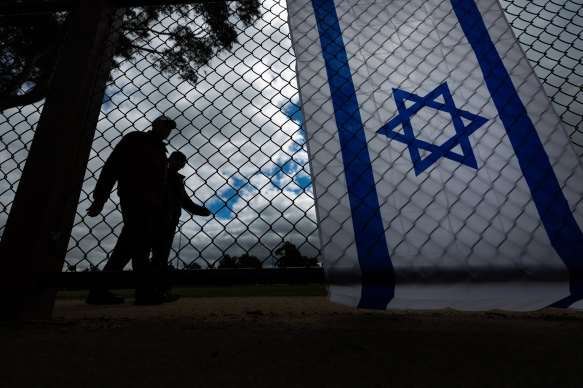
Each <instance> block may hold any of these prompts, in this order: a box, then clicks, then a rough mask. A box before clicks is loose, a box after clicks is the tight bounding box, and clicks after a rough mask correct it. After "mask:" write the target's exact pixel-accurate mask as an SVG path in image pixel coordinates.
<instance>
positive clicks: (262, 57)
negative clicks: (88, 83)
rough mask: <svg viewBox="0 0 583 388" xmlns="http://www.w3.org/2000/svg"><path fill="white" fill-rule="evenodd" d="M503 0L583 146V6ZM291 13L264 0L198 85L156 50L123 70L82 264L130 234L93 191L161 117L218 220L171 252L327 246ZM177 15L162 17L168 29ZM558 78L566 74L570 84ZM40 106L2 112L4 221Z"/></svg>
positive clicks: (309, 251) (204, 258)
mask: <svg viewBox="0 0 583 388" xmlns="http://www.w3.org/2000/svg"><path fill="white" fill-rule="evenodd" d="M501 3H502V4H503V6H504V7H505V8H507V11H508V13H507V16H508V18H509V20H510V21H511V22H512V23H513V26H514V27H515V28H516V29H518V30H520V31H521V32H518V31H517V35H519V37H520V40H521V42H522V43H523V44H524V48H525V51H526V53H527V56H528V57H529V59H531V61H533V63H536V66H535V69H536V71H537V74H538V75H539V77H541V79H542V80H543V81H544V84H545V88H546V89H547V92H548V93H549V95H551V96H552V97H553V99H554V101H555V102H556V104H555V106H556V108H557V110H558V111H559V114H561V115H562V118H563V120H564V121H565V122H566V123H567V124H568V125H570V127H568V128H567V129H568V130H569V131H570V132H575V134H574V136H573V138H574V140H575V141H576V142H578V143H580V144H583V136H582V135H581V132H576V131H575V128H576V127H577V126H580V120H581V117H582V116H583V107H581V106H580V103H579V102H577V101H578V100H579V101H583V98H582V97H583V96H582V95H581V94H582V93H583V92H582V91H581V88H580V85H581V84H582V83H583V82H582V81H583V68H582V66H583V65H582V64H581V58H582V56H583V44H582V43H581V38H580V35H581V30H582V28H583V27H582V26H583V17H582V15H580V14H578V12H579V10H580V4H579V5H578V6H577V2H575V1H567V0H560V1H559V0H555V1H554V2H553V3H548V2H547V1H542V0H536V1H526V0H514V1H513V2H509V1H504V0H503V1H501ZM511 3H512V4H511ZM559 11H561V12H560V13H559ZM537 14H538V16H537V17H534V16H533V15H537ZM286 20H287V13H286V11H285V1H279V0H266V1H264V2H263V8H262V18H261V20H259V21H258V22H257V23H256V24H255V25H254V26H253V27H250V28H248V29H246V30H245V31H243V32H242V34H241V36H240V40H239V44H238V45H236V46H235V47H234V48H233V50H232V51H231V52H230V53H224V54H221V55H220V56H219V57H218V58H216V59H215V60H214V61H213V62H212V63H210V64H209V65H208V66H206V67H204V68H202V69H201V77H200V80H199V82H198V84H197V85H195V86H193V85H191V84H189V83H187V82H182V81H181V80H180V79H178V78H177V77H172V78H169V79H168V78H167V77H164V76H162V75H161V74H160V73H159V72H158V71H157V70H156V69H155V68H154V67H153V66H152V64H151V63H150V62H149V60H148V58H137V59H136V61H134V62H132V63H129V62H127V63H124V64H123V65H122V66H121V68H120V70H119V71H116V72H115V73H114V82H113V83H112V84H110V85H109V87H108V89H107V92H106V98H105V100H104V104H103V107H102V112H101V115H100V120H99V123H98V126H97V133H96V138H95V141H94V146H93V152H92V154H91V159H90V162H89V168H88V171H87V174H86V181H85V184H84V187H83V192H82V194H81V198H80V204H79V208H78V215H77V218H76V220H75V227H74V230H73V234H72V238H71V242H70V244H69V251H68V253H67V263H68V264H69V265H71V266H75V265H76V266H77V269H78V270H82V269H84V268H87V267H88V266H89V263H92V264H93V265H98V264H99V263H101V264H99V267H100V268H101V267H102V266H103V260H105V259H106V257H107V253H108V252H110V251H111V249H112V248H113V246H114V244H115V242H116V239H117V235H119V232H120V230H121V216H120V212H119V210H118V209H116V204H117V203H118V202H119V201H118V198H117V196H116V195H115V194H113V195H112V196H111V200H110V201H109V202H108V203H107V205H106V207H105V209H104V211H103V212H102V215H101V216H99V217H96V218H89V217H86V216H85V209H86V208H87V207H88V206H89V204H90V198H91V197H90V195H91V192H92V190H93V187H94V185H95V182H96V179H97V177H98V176H99V172H100V169H101V167H102V166H103V162H104V160H105V159H106V158H107V156H108V155H109V154H110V153H111V150H112V149H113V146H115V144H116V143H117V142H118V141H119V139H120V138H121V136H122V135H123V134H126V133H128V132H131V131H133V130H147V129H149V126H150V123H151V121H152V120H153V119H155V118H156V117H157V116H158V115H159V114H161V113H164V114H166V115H168V116H170V117H172V118H174V119H175V120H176V121H177V123H178V127H179V129H180V131H175V132H173V133H172V135H171V138H170V139H169V142H168V147H167V148H168V151H169V152H171V151H173V150H180V151H182V152H183V153H185V154H186V155H187V157H188V159H189V163H188V166H187V167H186V168H185V169H184V170H182V171H181V172H182V173H183V174H184V175H186V176H187V177H188V179H187V181H186V184H187V187H188V191H189V192H190V193H191V194H192V195H193V200H194V202H196V203H200V204H204V205H205V206H206V207H208V208H209V209H210V210H211V211H212V212H213V213H214V216H212V217H190V216H187V215H186V214H183V217H182V219H181V224H180V229H179V233H178V234H177V237H176V239H175V241H174V249H175V250H176V251H179V253H178V254H177V255H176V254H175V253H171V256H170V258H171V259H173V260H174V262H173V263H174V264H175V265H177V264H178V263H177V261H176V258H177V257H180V259H181V260H183V261H184V262H186V263H187V264H188V263H191V262H193V261H195V262H196V263H198V264H200V265H201V266H202V267H203V268H204V267H207V266H208V265H212V263H214V262H215V261H217V260H218V259H220V257H221V256H222V255H223V254H224V253H229V254H231V255H240V254H242V253H244V252H246V251H249V252H250V253H251V254H254V255H256V256H258V257H259V258H260V259H262V260H263V259H267V262H266V264H265V266H271V265H272V261H271V258H272V255H273V252H274V251H275V250H276V249H277V247H279V246H280V245H281V244H282V242H283V241H284V240H287V241H291V242H292V243H294V244H295V245H297V246H298V247H300V251H301V252H302V254H304V255H306V256H309V257H313V256H316V255H317V254H318V247H319V240H318V235H317V229H316V216H315V210H314V199H313V192H312V186H311V181H310V177H309V166H308V163H307V162H308V157H307V153H306V147H305V142H304V135H303V132H302V130H301V113H300V112H299V101H298V96H297V89H296V81H295V72H294V69H295V61H294V56H293V52H292V50H291V42H290V41H289V37H288V27H287V22H286ZM174 22H175V21H173V20H170V19H165V20H162V21H161V24H160V28H165V27H168V26H169V25H171V24H172V23H174ZM535 41H536V43H535ZM151 44H152V46H153V47H155V46H157V45H158V44H164V41H163V40H160V39H155V40H153V41H152V42H151ZM559 62H560V65H559ZM557 74H565V75H566V76H565V77H566V78H567V81H565V79H564V78H561V77H557ZM559 87H560V90H559ZM41 106H42V104H37V105H35V106H27V107H24V108H22V109H20V110H17V109H11V110H7V111H5V112H4V113H3V116H2V115H0V134H1V136H2V142H3V144H2V150H1V151H0V158H1V159H0V160H1V168H2V172H3V177H2V180H1V181H0V201H1V202H0V203H1V204H2V206H3V209H0V228H3V227H4V224H5V222H6V217H7V214H8V212H9V208H10V204H11V202H12V200H13V197H14V192H15V190H16V187H17V183H18V179H19V177H20V170H21V168H22V165H23V162H24V161H25V159H26V155H27V152H26V145H27V144H29V142H30V141H31V139H32V136H33V134H34V126H35V124H36V122H37V121H38V117H39V109H40V107H41ZM567 107H568V108H567ZM0 230H1V229H0ZM178 266H179V267H181V266H182V264H178Z"/></svg>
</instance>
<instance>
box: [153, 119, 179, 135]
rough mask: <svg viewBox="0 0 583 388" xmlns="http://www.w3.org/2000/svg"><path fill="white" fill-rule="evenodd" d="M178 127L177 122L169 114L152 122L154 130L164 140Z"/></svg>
mask: <svg viewBox="0 0 583 388" xmlns="http://www.w3.org/2000/svg"><path fill="white" fill-rule="evenodd" d="M174 128H176V122H175V121H174V120H172V119H171V118H169V117H167V116H164V115H162V116H160V117H158V118H157V119H156V120H154V121H153V122H152V132H154V133H155V134H156V135H158V136H159V137H160V138H161V139H162V140H164V139H167V138H168V136H170V132H172V130H173V129H174Z"/></svg>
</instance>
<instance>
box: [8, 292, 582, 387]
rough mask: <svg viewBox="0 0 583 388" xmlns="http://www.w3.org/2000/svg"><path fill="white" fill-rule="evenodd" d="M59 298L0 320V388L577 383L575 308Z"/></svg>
mask: <svg viewBox="0 0 583 388" xmlns="http://www.w3.org/2000/svg"><path fill="white" fill-rule="evenodd" d="M131 302H132V301H131V300H128V301H126V303H125V304H123V305H119V306H89V305H85V304H84V303H83V300H81V299H61V300H58V301H57V303H56V306H55V312H54V317H53V319H52V320H51V321H46V322H35V323H27V324H18V325H8V326H7V325H4V326H0V344H1V345H0V376H1V377H0V382H1V383H0V384H1V385H2V386H3V387H118V386H119V387H121V386H123V387H161V386H164V387H193V386H194V387H421V386H459V387H462V386H463V387H472V386H476V387H520V386H529V387H533V386H540V387H549V386H555V387H581V386H583V367H582V365H583V313H581V312H573V311H567V310H560V309H547V310H542V311H539V312H535V313H506V312H493V311H492V312H480V313H463V312H456V311H451V310H442V311H419V312H411V311H409V312H379V311H370V310H357V309H351V308H347V307H343V306H340V305H337V304H333V303H330V302H328V301H327V300H326V298H325V297H316V296H315V297H212V298H182V299H180V300H178V301H176V302H174V303H171V304H164V305H161V306H133V305H132V304H131Z"/></svg>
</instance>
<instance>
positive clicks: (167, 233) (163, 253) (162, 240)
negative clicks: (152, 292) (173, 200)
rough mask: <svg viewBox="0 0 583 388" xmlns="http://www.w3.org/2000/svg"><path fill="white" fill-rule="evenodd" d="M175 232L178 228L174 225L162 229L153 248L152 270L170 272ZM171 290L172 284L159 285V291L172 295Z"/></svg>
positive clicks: (163, 282) (162, 282)
mask: <svg viewBox="0 0 583 388" xmlns="http://www.w3.org/2000/svg"><path fill="white" fill-rule="evenodd" d="M175 231H176V226H174V225H171V226H170V225H166V227H163V228H160V231H159V232H158V234H157V236H156V239H155V244H154V246H153V248H152V269H153V270H154V271H159V272H162V273H163V272H168V270H169V268H168V257H169V256H170V251H171V250H172V242H173V241H174V234H175ZM171 290H172V284H171V283H170V282H165V281H161V282H159V283H158V291H160V292H162V293H170V291H171Z"/></svg>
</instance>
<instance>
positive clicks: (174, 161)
mask: <svg viewBox="0 0 583 388" xmlns="http://www.w3.org/2000/svg"><path fill="white" fill-rule="evenodd" d="M185 165H186V155H184V154H183V153H182V152H180V151H174V152H173V153H171V154H170V156H169V157H168V168H169V169H171V170H175V171H178V170H180V169H181V168H183V167H184V166H185Z"/></svg>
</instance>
